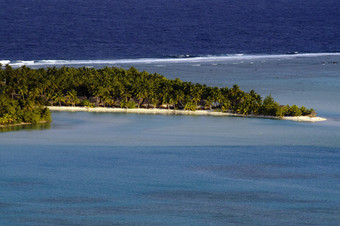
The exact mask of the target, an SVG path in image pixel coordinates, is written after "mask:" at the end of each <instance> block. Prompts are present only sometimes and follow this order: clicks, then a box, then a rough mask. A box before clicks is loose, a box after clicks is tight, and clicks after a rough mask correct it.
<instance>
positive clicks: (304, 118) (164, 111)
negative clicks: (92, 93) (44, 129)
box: [48, 106, 327, 122]
mask: <svg viewBox="0 0 340 226" xmlns="http://www.w3.org/2000/svg"><path fill="white" fill-rule="evenodd" d="M48 108H49V109H50V110H51V111H87V112H112V113H134V114H164V115H211V116H234V117H255V118H268V119H282V120H291V121H299V122H319V121H325V120H327V119H326V118H321V117H310V116H296V117H294V116H290V117H276V116H263V115H262V116H261V115H242V114H235V113H225V112H217V111H213V110H197V111H189V110H173V109H159V108H155V109H145V108H134V109H125V108H107V107H95V108H89V107H68V106H61V107H59V106H48Z"/></svg>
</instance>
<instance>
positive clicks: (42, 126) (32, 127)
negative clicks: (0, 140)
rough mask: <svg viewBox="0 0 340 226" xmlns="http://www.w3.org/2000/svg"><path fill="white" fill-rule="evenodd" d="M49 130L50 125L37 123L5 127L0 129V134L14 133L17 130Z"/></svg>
mask: <svg viewBox="0 0 340 226" xmlns="http://www.w3.org/2000/svg"><path fill="white" fill-rule="evenodd" d="M48 129H51V123H37V124H29V125H16V126H7V127H0V133H1V132H14V131H19V130H28V131H31V130H48Z"/></svg>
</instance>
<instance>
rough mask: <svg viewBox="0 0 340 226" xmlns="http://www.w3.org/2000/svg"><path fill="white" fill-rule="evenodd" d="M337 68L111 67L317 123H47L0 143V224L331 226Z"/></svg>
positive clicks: (338, 135) (123, 118) (229, 63)
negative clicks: (260, 99)
mask: <svg viewBox="0 0 340 226" xmlns="http://www.w3.org/2000/svg"><path fill="white" fill-rule="evenodd" d="M339 60H340V56H337V55H322V56H296V57H292V56H287V57H267V58H256V57H255V58H254V57H253V58H250V59H249V58H246V57H244V58H241V59H238V58H230V59H224V60H218V59H213V60H208V61H207V60H197V61H196V62H192V61H190V62H186V61H179V62H176V63H174V62H162V63H159V62H153V61H150V62H147V61H143V62H135V63H129V64H128V63H125V64H124V63H120V64H118V63H115V62H113V63H112V66H120V67H124V68H128V67H130V66H134V67H136V68H137V69H139V70H147V71H149V72H158V73H159V74H163V75H165V76H167V77H169V78H176V77H178V78H180V79H182V80H185V81H192V82H200V83H205V84H207V85H212V86H219V87H222V86H228V87H230V86H232V85H233V84H239V85H240V87H241V89H243V90H250V89H254V90H255V91H257V92H258V93H260V94H261V95H263V96H265V95H268V94H271V95H272V96H273V97H274V98H275V99H276V100H277V101H278V102H279V103H281V104H297V105H305V106H306V107H308V108H314V109H315V110H316V111H317V112H318V114H319V116H321V117H326V118H327V119H328V120H327V121H325V122H317V123H301V122H291V121H283V120H271V119H259V118H242V117H213V116H183V115H144V114H121V113H116V114H113V113H88V112H53V114H52V117H53V122H52V123H51V124H50V125H46V126H40V127H37V128H35V127H34V126H29V127H26V128H18V129H12V130H11V131H9V132H2V133H0V224H1V225H94V224H96V225H174V224H180V225H226V224H248V225H254V224H262V225H296V224H308V225H309V224H311V225H313V224H314V225H336V224H338V222H339V221H340V166H339V165H340V164H339V163H340V99H339V97H340V65H339V64H337V63H336V62H339ZM78 66H79V65H78ZM84 66H94V67H102V66H106V65H103V64H93V65H84ZM108 66H111V65H108Z"/></svg>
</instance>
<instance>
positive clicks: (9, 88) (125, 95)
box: [0, 65, 315, 124]
mask: <svg viewBox="0 0 340 226" xmlns="http://www.w3.org/2000/svg"><path fill="white" fill-rule="evenodd" d="M0 68H1V67H0ZM0 95H1V96H0V120H1V121H0V123H1V124H8V123H16V122H21V121H22V122H33V123H34V122H38V121H49V120H50V114H49V112H48V110H47V109H45V110H44V107H43V106H46V105H60V106H61V105H71V106H77V105H81V106H87V107H90V106H104V107H124V108H134V107H145V106H147V107H161V105H165V106H166V107H167V108H172V109H189V110H192V111H195V110H197V109H211V110H214V109H216V110H217V111H223V112H233V113H239V114H244V115H249V114H253V115H272V116H287V115H290V116H299V115H315V112H314V110H313V109H306V108H305V107H301V108H299V107H297V106H296V105H293V106H291V107H290V106H288V105H287V106H280V105H279V104H278V103H276V102H275V101H274V99H273V98H272V97H271V95H269V96H267V97H266V98H265V99H264V100H262V98H261V96H260V95H258V94H257V93H256V92H255V91H254V90H251V91H250V92H249V93H247V92H244V91H242V90H240V88H239V86H237V85H234V86H233V87H232V88H230V89H228V88H227V87H224V88H218V87H208V86H206V85H202V84H192V83H191V82H182V81H181V80H180V79H174V80H170V79H167V78H165V77H164V76H162V75H159V74H157V73H155V74H150V73H148V72H145V71H143V72H139V71H137V69H135V68H133V67H131V68H130V69H129V70H125V69H121V68H115V67H112V68H109V67H105V68H102V69H94V68H86V67H83V68H68V67H61V68H56V67H52V68H47V69H44V68H41V69H30V68H28V67H25V66H23V67H20V68H17V69H13V68H11V67H10V66H8V65H6V66H5V67H3V68H1V69H0Z"/></svg>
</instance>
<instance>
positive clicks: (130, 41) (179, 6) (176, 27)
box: [0, 0, 340, 60]
mask: <svg viewBox="0 0 340 226" xmlns="http://www.w3.org/2000/svg"><path fill="white" fill-rule="evenodd" d="M339 12H340V2H339V1H337V0H323V1H319V0H310V1H296V0H277V1H271V0H243V1H239V0H225V1H223V0H214V1H205V0H184V1H183V0H173V1H164V0H143V1H138V0H126V1H116V0H113V1H109V0H1V7H0V34H1V35H0V60H49V59H52V60H57V59H59V60H75V59H83V60H84V59H86V60H88V59H130V58H144V57H148V58H149V57H156V58H162V57H178V56H185V55H190V56H202V55H203V56H206V55H221V54H222V55H223V54H254V53H257V54H264V53H265V54H279V53H280V54H286V53H294V52H300V53H319V52H339V51H340V44H339V43H340V42H339V37H340V14H339Z"/></svg>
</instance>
